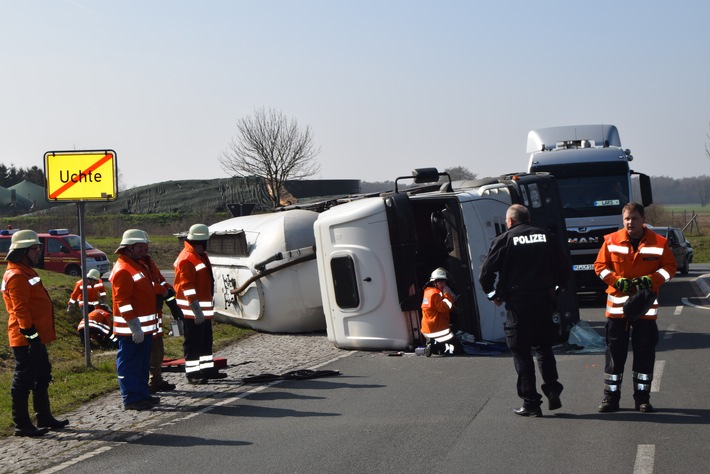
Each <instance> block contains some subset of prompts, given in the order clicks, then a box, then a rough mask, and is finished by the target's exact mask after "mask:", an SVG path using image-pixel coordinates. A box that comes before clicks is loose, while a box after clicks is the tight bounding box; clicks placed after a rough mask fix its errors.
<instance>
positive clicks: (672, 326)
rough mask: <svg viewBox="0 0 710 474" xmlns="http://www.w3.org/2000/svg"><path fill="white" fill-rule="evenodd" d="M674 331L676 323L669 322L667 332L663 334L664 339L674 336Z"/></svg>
mask: <svg viewBox="0 0 710 474" xmlns="http://www.w3.org/2000/svg"><path fill="white" fill-rule="evenodd" d="M674 332H675V324H669V325H668V327H667V328H666V331H665V333H664V334H663V339H670V338H672V337H673V333H674Z"/></svg>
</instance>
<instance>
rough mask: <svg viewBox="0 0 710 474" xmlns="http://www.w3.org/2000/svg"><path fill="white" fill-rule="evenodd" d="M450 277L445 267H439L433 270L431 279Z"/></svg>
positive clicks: (446, 278)
mask: <svg viewBox="0 0 710 474" xmlns="http://www.w3.org/2000/svg"><path fill="white" fill-rule="evenodd" d="M448 279H449V277H448V276H447V275H446V270H444V269H443V268H441V267H439V268H437V269H436V270H434V271H433V272H431V278H430V279H429V281H436V280H448Z"/></svg>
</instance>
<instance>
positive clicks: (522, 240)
mask: <svg viewBox="0 0 710 474" xmlns="http://www.w3.org/2000/svg"><path fill="white" fill-rule="evenodd" d="M536 242H547V237H545V234H531V235H521V236H520V237H513V245H518V244H521V245H522V244H534V243H536Z"/></svg>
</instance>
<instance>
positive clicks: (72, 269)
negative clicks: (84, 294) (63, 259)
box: [64, 265, 81, 276]
mask: <svg viewBox="0 0 710 474" xmlns="http://www.w3.org/2000/svg"><path fill="white" fill-rule="evenodd" d="M64 273H66V274H67V275H71V276H81V268H79V267H77V266H76V265H69V266H68V267H67V269H66V270H65V271H64Z"/></svg>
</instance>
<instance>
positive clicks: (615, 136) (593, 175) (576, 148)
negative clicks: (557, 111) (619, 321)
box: [527, 125, 653, 294]
mask: <svg viewBox="0 0 710 474" xmlns="http://www.w3.org/2000/svg"><path fill="white" fill-rule="evenodd" d="M527 152H528V153H530V162H529V164H528V171H529V172H530V173H536V172H547V173H550V174H552V175H554V176H555V178H556V181H557V185H558V187H559V192H560V198H561V199H562V212H563V215H564V218H565V221H566V226H567V238H568V244H569V250H570V256H571V259H572V268H573V270H574V272H573V274H574V278H575V280H576V286H577V292H578V293H594V294H599V293H602V292H603V291H604V290H605V289H606V285H605V284H604V282H603V281H602V280H601V279H599V277H598V276H597V275H596V273H595V272H594V260H595V259H596V256H597V254H598V253H599V249H600V248H601V245H602V242H603V241H604V235H605V234H608V233H610V232H614V231H616V230H618V229H619V228H621V225H622V220H621V210H622V208H623V207H624V205H625V204H627V203H628V202H631V201H636V202H639V203H640V204H643V205H644V206H648V205H650V204H651V203H652V202H653V197H652V194H651V181H650V178H649V177H648V176H647V175H645V174H641V173H636V172H635V171H633V170H632V169H631V168H630V167H629V163H630V162H631V160H633V156H632V155H631V152H630V150H628V149H622V148H621V139H620V138H619V131H618V130H617V128H616V127H615V126H614V125H573V126H563V127H550V128H542V129H537V130H531V131H530V132H529V133H528V143H527Z"/></svg>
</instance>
